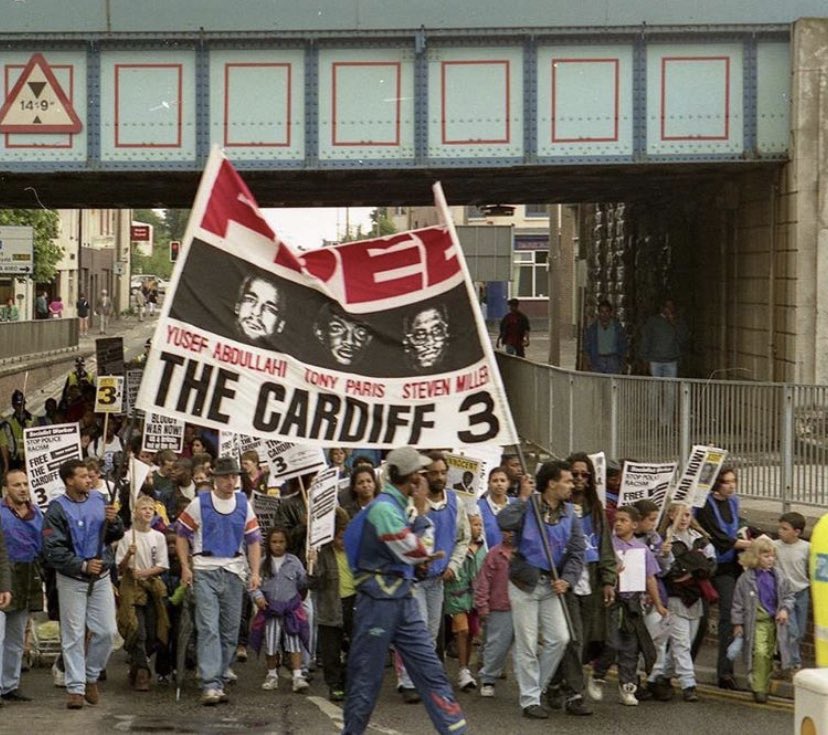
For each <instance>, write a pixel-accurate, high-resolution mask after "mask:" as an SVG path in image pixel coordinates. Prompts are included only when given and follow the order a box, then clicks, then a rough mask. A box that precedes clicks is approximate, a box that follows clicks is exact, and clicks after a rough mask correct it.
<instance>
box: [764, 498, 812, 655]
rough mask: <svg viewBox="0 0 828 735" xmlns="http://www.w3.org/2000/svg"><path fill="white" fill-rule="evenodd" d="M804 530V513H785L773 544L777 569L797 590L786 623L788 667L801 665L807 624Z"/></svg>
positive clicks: (807, 546)
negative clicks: (789, 654)
mask: <svg viewBox="0 0 828 735" xmlns="http://www.w3.org/2000/svg"><path fill="white" fill-rule="evenodd" d="M804 530H805V516H803V515H802V514H801V513H784V514H783V515H782V516H780V518H779V538H778V539H777V540H775V541H774V542H773V544H774V546H775V547H776V570H777V573H778V574H780V575H781V576H782V577H784V578H785V579H787V580H788V582H789V583H790V585H791V588H792V589H793V590H794V592H795V593H796V596H795V598H794V611H793V615H792V616H791V620H790V622H789V623H788V637H789V641H788V642H789V646H790V653H791V669H792V670H793V671H797V670H798V669H801V668H802V654H801V652H800V644H801V643H802V639H803V638H804V637H805V629H806V627H807V625H808V607H809V605H810V601H811V587H810V584H811V581H810V579H809V578H808V558H809V555H810V550H811V545H810V544H809V543H808V542H807V541H805V540H803V539H802V538H800V537H801V536H802V533H803V531H804Z"/></svg>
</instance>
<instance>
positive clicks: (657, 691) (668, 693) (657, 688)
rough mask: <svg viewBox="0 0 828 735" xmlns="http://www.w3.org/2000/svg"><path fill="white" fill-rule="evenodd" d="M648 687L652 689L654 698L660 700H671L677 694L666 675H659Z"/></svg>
mask: <svg viewBox="0 0 828 735" xmlns="http://www.w3.org/2000/svg"><path fill="white" fill-rule="evenodd" d="M648 688H649V689H650V690H652V692H653V698H654V699H656V700H657V701H659V702H669V701H670V700H671V699H672V698H673V695H674V694H675V692H674V690H673V685H672V684H671V683H670V680H669V679H668V678H666V677H664V676H659V677H658V678H657V679H656V680H655V681H654V682H652V683H651V684H650V685H649V687H648Z"/></svg>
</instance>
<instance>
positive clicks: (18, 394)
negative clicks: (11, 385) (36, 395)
mask: <svg viewBox="0 0 828 735" xmlns="http://www.w3.org/2000/svg"><path fill="white" fill-rule="evenodd" d="M11 402H12V406H22V405H23V404H24V403H25V402H26V396H24V395H23V391H22V390H16V391H15V392H14V393H12V401H11Z"/></svg>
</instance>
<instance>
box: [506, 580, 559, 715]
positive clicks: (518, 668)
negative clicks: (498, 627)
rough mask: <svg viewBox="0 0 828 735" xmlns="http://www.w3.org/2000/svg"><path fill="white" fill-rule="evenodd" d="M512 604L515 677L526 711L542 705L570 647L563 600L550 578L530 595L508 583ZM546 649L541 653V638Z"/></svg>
mask: <svg viewBox="0 0 828 735" xmlns="http://www.w3.org/2000/svg"><path fill="white" fill-rule="evenodd" d="M509 602H510V603H511V605H512V620H513V621H514V629H515V673H516V674H517V680H518V687H519V688H520V706H521V707H522V708H523V709H526V707H531V706H532V705H533V704H540V696H541V692H542V691H543V690H544V689H546V685H547V684H548V683H549V680H550V679H551V678H552V674H554V673H555V669H557V668H558V664H560V662H561V659H562V658H563V655H564V650H565V649H566V647H567V645H568V644H569V630H568V629H567V627H566V618H565V617H564V611H563V605H562V604H561V598H560V597H558V595H557V594H555V592H553V591H552V585H551V583H550V580H549V578H548V577H541V579H540V580H539V581H538V583H537V584H536V585H535V588H534V589H533V590H532V591H531V592H524V591H523V590H522V589H520V588H519V587H516V586H515V585H514V584H512V583H511V582H509ZM539 636H540V638H541V639H542V640H543V647H542V649H541V651H540V652H538V637H539Z"/></svg>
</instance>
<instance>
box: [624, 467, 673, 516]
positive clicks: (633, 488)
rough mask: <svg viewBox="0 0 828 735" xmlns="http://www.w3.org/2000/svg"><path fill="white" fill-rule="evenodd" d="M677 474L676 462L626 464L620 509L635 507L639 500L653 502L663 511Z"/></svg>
mask: <svg viewBox="0 0 828 735" xmlns="http://www.w3.org/2000/svg"><path fill="white" fill-rule="evenodd" d="M675 474H676V463H675V462H664V463H659V464H650V463H644V462H624V469H623V472H622V474H621V489H620V490H619V491H618V507H619V508H621V507H622V506H625V505H633V504H634V503H636V502H637V501H639V500H652V501H653V502H654V503H655V504H656V505H657V506H658V507H659V510H661V509H663V508H664V504H665V501H666V500H667V491H668V490H669V489H670V483H671V482H672V481H673V476H674V475H675Z"/></svg>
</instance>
